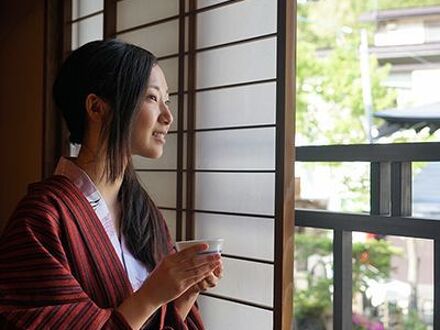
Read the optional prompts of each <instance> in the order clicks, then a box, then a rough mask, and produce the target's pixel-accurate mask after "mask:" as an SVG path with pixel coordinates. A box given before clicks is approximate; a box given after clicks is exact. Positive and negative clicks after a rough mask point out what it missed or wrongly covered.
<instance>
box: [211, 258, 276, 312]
mask: <svg viewBox="0 0 440 330" xmlns="http://www.w3.org/2000/svg"><path fill="white" fill-rule="evenodd" d="M223 267H224V276H223V278H222V280H221V281H220V282H219V283H218V285H217V286H216V287H215V288H213V289H211V290H209V291H210V292H212V293H216V294H219V295H222V296H227V297H232V298H236V299H241V300H245V301H250V302H253V303H257V304H263V305H266V306H272V305H273V266H272V265H268V264H262V263H256V262H249V261H242V260H236V259H230V258H226V257H224V258H223Z"/></svg>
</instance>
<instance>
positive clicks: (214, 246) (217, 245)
mask: <svg viewBox="0 0 440 330" xmlns="http://www.w3.org/2000/svg"><path fill="white" fill-rule="evenodd" d="M223 242H224V239H223V238H218V239H197V240H192V241H180V242H176V248H177V251H181V250H183V249H186V248H189V247H190V246H193V245H196V244H200V243H206V244H208V249H206V250H204V251H201V252H199V254H208V253H222V251H223Z"/></svg>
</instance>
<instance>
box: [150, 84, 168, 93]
mask: <svg viewBox="0 0 440 330" xmlns="http://www.w3.org/2000/svg"><path fill="white" fill-rule="evenodd" d="M147 88H154V89H156V90H158V91H159V92H161V90H160V87H159V86H158V85H148V86H147ZM165 94H168V89H167V90H166V91H165Z"/></svg>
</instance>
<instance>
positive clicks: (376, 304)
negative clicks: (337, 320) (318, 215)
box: [353, 233, 434, 329]
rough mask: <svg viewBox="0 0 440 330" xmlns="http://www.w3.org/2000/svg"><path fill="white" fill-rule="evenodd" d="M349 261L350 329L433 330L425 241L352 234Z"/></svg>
mask: <svg viewBox="0 0 440 330" xmlns="http://www.w3.org/2000/svg"><path fill="white" fill-rule="evenodd" d="M353 259H354V264H353V288H354V290H353V321H354V324H355V325H363V326H364V327H365V328H367V327H368V326H369V327H370V328H372V327H373V326H376V327H378V328H379V326H382V328H383V329H400V328H403V329H405V328H407V329H409V328H411V329H433V328H432V326H433V323H432V322H433V298H434V286H433V273H434V270H433V242H432V241H431V240H423V239H416V238H406V237H397V236H385V237H384V236H377V235H372V234H367V233H353ZM405 325H406V327H405ZM408 325H409V326H410V327H409V328H408Z"/></svg>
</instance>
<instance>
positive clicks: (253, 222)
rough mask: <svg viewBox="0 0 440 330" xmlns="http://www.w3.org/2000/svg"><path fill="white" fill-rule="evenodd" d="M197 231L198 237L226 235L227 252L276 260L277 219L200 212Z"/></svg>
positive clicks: (223, 236)
mask: <svg viewBox="0 0 440 330" xmlns="http://www.w3.org/2000/svg"><path fill="white" fill-rule="evenodd" d="M244 233H246V237H245V238H244V236H243V234H244ZM195 235H196V239H205V238H210V239H212V238H223V239H224V240H225V243H224V247H223V252H224V253H226V254H232V255H239V256H246V257H250V258H257V259H264V260H271V261H273V245H274V239H273V237H274V220H273V219H264V218H250V217H237V216H228V215H217V214H205V213H198V212H196V213H195Z"/></svg>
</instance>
